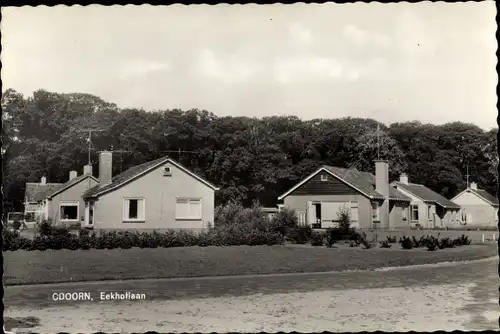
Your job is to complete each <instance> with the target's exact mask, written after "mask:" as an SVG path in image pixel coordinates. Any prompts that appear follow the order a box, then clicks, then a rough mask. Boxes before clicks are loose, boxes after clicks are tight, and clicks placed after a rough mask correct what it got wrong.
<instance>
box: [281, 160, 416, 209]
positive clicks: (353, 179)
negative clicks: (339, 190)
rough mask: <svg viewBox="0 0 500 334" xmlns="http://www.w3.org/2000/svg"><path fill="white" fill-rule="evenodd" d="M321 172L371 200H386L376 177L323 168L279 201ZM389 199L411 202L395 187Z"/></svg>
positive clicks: (368, 174) (366, 173)
mask: <svg viewBox="0 0 500 334" xmlns="http://www.w3.org/2000/svg"><path fill="white" fill-rule="evenodd" d="M321 171H325V172H327V173H328V174H330V175H332V176H333V177H336V178H337V179H339V180H341V181H343V182H344V183H346V184H347V185H349V186H351V187H352V188H354V189H355V190H357V191H358V192H360V193H361V194H363V195H365V196H366V197H368V198H370V199H384V196H382V194H380V193H379V192H377V191H376V190H375V175H373V174H371V173H368V172H361V171H358V170H356V169H347V168H340V167H333V166H323V167H321V168H319V169H318V170H316V171H315V172H314V173H312V174H311V175H309V176H308V177H306V178H305V179H304V180H302V181H301V182H299V183H298V184H296V185H295V186H294V187H293V188H291V189H290V190H288V191H287V192H285V193H284V194H283V195H281V196H280V197H278V199H279V200H282V199H283V198H285V197H286V196H288V195H289V194H290V193H292V192H293V191H294V190H296V189H297V188H299V187H300V186H301V185H303V184H304V183H306V182H307V181H309V180H310V179H311V178H313V177H314V176H315V175H317V174H318V173H319V172H321ZM389 199H390V200H393V201H404V202H410V201H411V199H410V198H409V197H407V196H405V195H404V194H403V193H401V192H400V191H398V190H397V189H395V188H393V187H389Z"/></svg>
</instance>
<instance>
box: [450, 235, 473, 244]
mask: <svg viewBox="0 0 500 334" xmlns="http://www.w3.org/2000/svg"><path fill="white" fill-rule="evenodd" d="M453 241H454V243H455V245H457V246H465V245H470V243H471V239H469V237H468V236H466V235H465V234H462V235H461V236H459V237H458V238H456V239H455V240H453Z"/></svg>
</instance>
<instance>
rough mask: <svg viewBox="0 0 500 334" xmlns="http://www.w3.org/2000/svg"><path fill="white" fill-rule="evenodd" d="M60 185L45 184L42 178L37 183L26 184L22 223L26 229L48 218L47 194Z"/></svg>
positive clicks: (45, 179)
mask: <svg viewBox="0 0 500 334" xmlns="http://www.w3.org/2000/svg"><path fill="white" fill-rule="evenodd" d="M60 186H62V183H47V178H46V177H45V176H42V178H41V180H40V182H39V183H35V182H27V183H26V189H25V190H24V222H25V224H26V226H27V227H33V226H34V225H35V224H36V223H39V222H41V221H42V220H44V219H47V218H48V216H49V210H48V209H49V208H48V200H47V196H48V194H50V193H52V192H53V191H55V190H57V189H59V187H60Z"/></svg>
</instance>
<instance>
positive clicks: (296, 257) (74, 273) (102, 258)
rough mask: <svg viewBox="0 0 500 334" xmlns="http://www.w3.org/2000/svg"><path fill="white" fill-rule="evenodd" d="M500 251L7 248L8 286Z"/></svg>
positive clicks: (305, 268) (427, 259)
mask: <svg viewBox="0 0 500 334" xmlns="http://www.w3.org/2000/svg"><path fill="white" fill-rule="evenodd" d="M495 255H497V246H496V245H470V246H462V247H458V248H453V249H445V250H439V251H435V252H428V251H425V249H417V250H402V249H380V248H375V249H369V250H365V249H360V248H349V247H342V246H340V247H337V248H323V247H307V246H302V247H296V246H295V247H294V246H253V247H251V246H235V247H183V248H155V249H139V248H132V249H127V250H122V249H113V250H80V251H69V250H57V251H45V252H41V251H15V252H4V259H5V261H4V263H5V267H4V268H5V272H4V284H5V285H17V284H37V283H57V282H76V281H94V280H96V281H98V280H119V279H140V278H176V277H200V276H224V275H250V274H273V273H297V272H322V271H343V270H356V269H375V268H381V267H387V266H404V265H412V264H426V263H437V262H444V261H457V260H474V259H479V258H484V257H489V256H495Z"/></svg>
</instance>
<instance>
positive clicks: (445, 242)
mask: <svg viewBox="0 0 500 334" xmlns="http://www.w3.org/2000/svg"><path fill="white" fill-rule="evenodd" d="M438 247H439V249H445V248H453V247H455V243H454V242H453V240H451V239H450V238H442V239H441V240H440V241H439V245H438Z"/></svg>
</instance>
